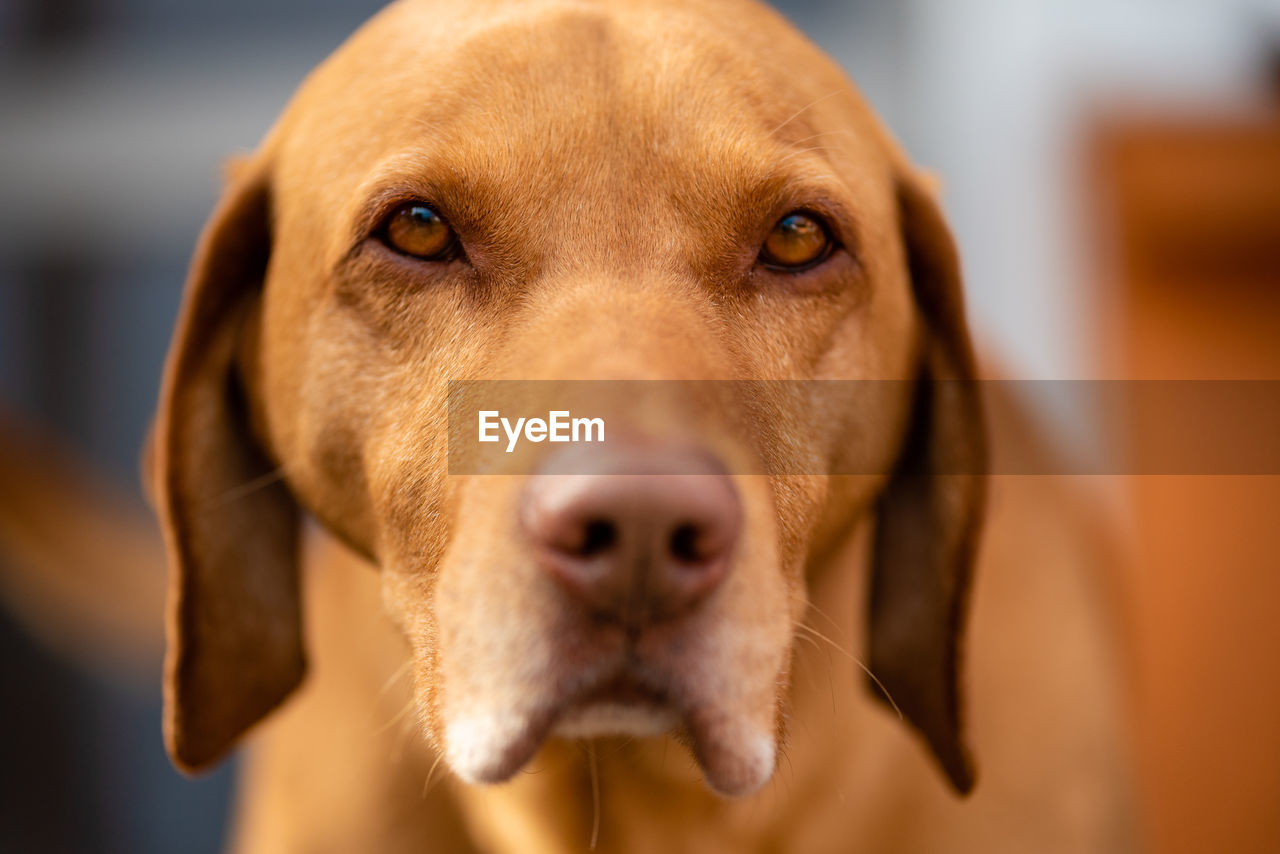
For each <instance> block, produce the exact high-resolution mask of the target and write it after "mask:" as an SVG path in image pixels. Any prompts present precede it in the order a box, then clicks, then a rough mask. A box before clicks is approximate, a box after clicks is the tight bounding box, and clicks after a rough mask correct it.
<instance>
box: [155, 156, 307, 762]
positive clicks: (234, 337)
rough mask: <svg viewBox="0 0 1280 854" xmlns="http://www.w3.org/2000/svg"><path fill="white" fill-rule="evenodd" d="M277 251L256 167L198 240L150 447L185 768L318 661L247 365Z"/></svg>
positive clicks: (172, 749)
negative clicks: (254, 413)
mask: <svg viewBox="0 0 1280 854" xmlns="http://www.w3.org/2000/svg"><path fill="white" fill-rule="evenodd" d="M270 252H271V199H270V189H269V183H268V180H267V176H266V170H265V169H264V168H261V167H254V168H249V169H246V170H245V171H243V172H242V173H241V174H239V175H237V176H236V177H235V179H234V183H233V184H232V186H231V187H230V188H229V189H228V191H227V192H226V194H225V195H224V197H223V199H222V201H221V202H220V203H219V205H218V207H217V208H216V210H215V211H214V213H213V216H212V218H211V219H210V221H209V223H208V225H207V226H206V227H205V230H204V233H203V234H202V235H201V238H200V242H199V245H198V246H197V249H196V254H195V257H194V259H193V260H192V263H191V270H190V273H189V274H188V277H187V285H186V292H185V295H184V297H183V304H182V309H181V312H180V314H179V317H178V324H177V329H176V331H175V333H174V337H173V342H172V343H171V345H170V349H169V356H168V360H167V362H166V364H165V374H164V381H163V386H162V389H161V395H160V404H159V412H158V414H157V417H156V423H155V427H154V432H153V436H152V441H151V447H150V448H149V449H148V451H147V453H150V454H151V460H150V465H151V471H152V477H153V478H154V482H153V484H152V494H153V496H154V502H155V508H156V513H157V515H158V516H159V517H160V522H161V524H162V527H163V529H164V534H165V542H166V547H167V551H168V561H169V593H168V603H167V627H166V630H167V635H168V651H167V654H166V658H165V677H164V678H165V686H164V688H165V690H164V704H165V708H164V729H165V742H166V746H167V747H168V750H169V755H170V757H171V758H172V759H173V761H174V763H175V764H177V765H178V766H179V767H180V768H182V769H184V770H196V769H199V768H201V767H203V766H206V765H208V764H209V763H211V762H213V761H214V760H216V759H219V758H221V757H222V756H223V754H225V753H226V752H227V751H228V750H229V749H230V747H231V745H232V744H233V742H234V741H235V740H236V738H237V737H238V736H240V735H241V734H242V733H243V732H244V731H245V730H246V729H248V728H249V727H250V726H251V725H252V724H254V723H255V722H256V721H258V720H259V719H260V718H261V717H262V716H263V715H265V714H266V713H267V712H269V711H270V710H271V709H272V708H274V707H275V706H276V705H278V704H279V703H280V702H281V701H282V700H283V699H284V698H285V697H286V696H287V695H288V694H289V693H290V692H291V691H292V690H293V689H294V688H295V687H296V686H297V685H298V683H299V682H300V681H301V679H302V674H303V670H304V667H305V665H304V658H303V650H302V630H301V616H300V603H299V596H298V569H297V541H298V510H297V507H296V505H295V504H294V501H293V499H292V497H291V496H290V494H289V491H288V489H287V488H286V487H285V486H284V485H283V483H282V482H281V481H280V480H279V479H276V478H274V477H273V473H274V472H275V470H276V468H275V466H274V464H273V463H272V462H270V461H269V460H268V458H267V457H266V455H265V454H264V453H263V451H262V450H261V448H260V447H259V446H258V444H257V443H256V442H255V441H254V439H253V436H252V434H251V430H250V427H249V417H248V410H247V399H246V394H245V387H244V385H243V383H242V380H241V373H240V370H239V368H238V364H237V354H238V352H240V351H241V348H242V346H243V345H244V343H246V342H242V341H241V338H242V337H243V336H244V335H246V334H251V330H250V329H249V328H248V327H247V326H246V321H247V319H248V318H250V316H251V315H253V314H254V312H255V311H256V306H257V305H258V301H259V299H260V296H261V292H262V287H263V282H264V278H265V273H266V267H267V260H268V258H269V256H270ZM247 343H250V344H251V343H252V342H247ZM144 468H145V466H144Z"/></svg>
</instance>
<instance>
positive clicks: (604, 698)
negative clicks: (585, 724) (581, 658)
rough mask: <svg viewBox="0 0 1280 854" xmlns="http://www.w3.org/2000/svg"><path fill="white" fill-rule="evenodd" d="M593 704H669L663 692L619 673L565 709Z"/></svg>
mask: <svg viewBox="0 0 1280 854" xmlns="http://www.w3.org/2000/svg"><path fill="white" fill-rule="evenodd" d="M593 703H616V704H618V705H623V706H639V705H651V706H665V705H669V704H670V700H669V699H668V697H667V694H666V692H665V691H663V690H661V689H658V688H655V687H653V686H651V685H649V684H647V683H645V682H643V681H641V680H640V679H638V678H636V676H635V675H633V674H631V673H627V672H623V673H619V674H617V675H616V676H614V677H612V678H609V679H602V680H601V681H600V683H599V684H598V685H597V686H596V687H594V688H592V689H590V690H588V691H586V692H585V693H584V694H582V696H580V697H579V698H577V699H576V700H574V701H573V702H571V703H569V704H568V705H567V706H566V708H571V707H573V706H587V705H591V704H593Z"/></svg>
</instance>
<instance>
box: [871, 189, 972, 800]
mask: <svg viewBox="0 0 1280 854" xmlns="http://www.w3.org/2000/svg"><path fill="white" fill-rule="evenodd" d="M898 207H899V216H900V222H901V228H902V234H903V240H904V243H905V246H906V253H907V263H908V268H909V271H910V275H911V283H912V290H913V292H914V295H915V300H916V304H917V306H918V308H919V311H920V313H921V316H922V318H923V321H924V326H925V341H924V352H923V358H922V362H921V368H920V376H919V381H918V383H917V386H916V391H915V399H914V404H913V405H914V409H913V411H912V415H911V422H910V423H911V426H910V429H909V431H908V434H907V436H906V441H905V444H904V446H903V450H902V452H901V456H900V458H899V460H898V462H897V464H896V466H895V468H894V471H893V472H892V474H891V476H890V479H889V482H888V484H887V486H886V488H885V490H884V492H883V493H882V494H881V497H880V499H879V505H878V508H877V516H876V530H875V538H874V546H873V552H872V555H873V558H872V571H871V590H870V595H869V600H868V601H869V605H870V615H869V621H868V625H869V628H870V639H869V656H870V669H871V671H872V672H873V673H875V674H876V678H877V679H878V680H879V681H880V683H881V686H883V688H882V690H883V692H887V693H888V695H889V697H891V698H892V701H893V703H894V704H896V706H897V708H898V709H899V710H900V711H901V713H902V715H903V716H904V717H905V718H906V719H907V720H908V722H909V723H910V724H911V725H912V726H913V727H915V728H916V729H917V730H918V731H919V732H920V734H921V735H923V736H924V738H925V741H926V742H927V743H928V745H929V747H930V748H931V749H932V750H933V753H934V755H935V756H936V757H937V759H938V761H939V763H940V764H941V765H942V768H943V770H944V771H945V772H946V774H947V776H948V777H949V778H950V780H951V783H952V785H953V786H955V788H956V790H957V791H958V792H960V793H967V792H968V791H969V790H970V789H972V787H973V782H974V772H973V765H972V762H971V761H970V758H969V753H968V750H967V748H966V745H965V743H964V737H963V732H962V727H961V700H960V684H959V674H958V670H959V665H960V663H959V655H960V641H961V635H962V632H963V628H964V617H965V607H966V598H967V593H968V589H969V577H970V574H971V572H972V569H973V562H974V553H975V548H976V545H977V539H978V531H979V528H980V526H981V521H982V512H983V503H984V493H985V476H984V472H985V457H986V442H985V433H984V429H983V424H982V412H981V408H980V405H979V399H978V390H977V386H976V382H975V370H974V359H973V352H972V349H971V347H970V344H969V335H968V331H967V329H966V326H965V319H964V302H963V294H962V288H961V282H960V267H959V259H958V257H957V255H956V249H955V245H954V243H953V242H952V239H951V234H950V232H949V231H948V229H947V226H946V223H945V222H944V220H943V218H942V214H941V212H940V211H939V210H938V207H937V205H936V204H935V203H934V201H933V199H932V198H931V197H930V196H929V194H928V192H927V191H926V190H924V188H923V187H922V186H921V185H920V184H919V183H918V182H917V181H916V179H915V178H914V177H913V176H906V177H904V178H903V179H901V180H900V181H899V186H898ZM873 687H877V690H880V689H879V688H878V686H873ZM881 696H882V697H883V693H882V694H881Z"/></svg>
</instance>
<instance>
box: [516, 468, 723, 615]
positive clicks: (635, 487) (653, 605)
mask: <svg viewBox="0 0 1280 854" xmlns="http://www.w3.org/2000/svg"><path fill="white" fill-rule="evenodd" d="M574 462H575V464H576V465H575V471H576V472H577V473H573V474H564V473H543V474H538V475H534V476H533V477H532V478H531V479H530V483H529V485H528V488H527V492H526V495H525V504H524V508H523V520H522V522H523V526H524V529H525V533H526V535H527V536H528V537H529V539H530V541H531V543H532V545H533V548H534V549H535V551H536V552H537V555H538V560H539V562H540V564H541V565H542V566H543V567H544V568H545V569H546V570H547V571H548V572H549V573H550V574H551V575H552V576H553V577H554V578H556V579H557V580H558V581H559V582H560V583H562V584H563V585H564V586H565V587H567V588H568V589H569V590H570V591H571V593H572V594H573V595H574V596H575V597H576V598H577V599H578V600H579V601H580V602H581V603H582V604H583V605H584V606H585V607H587V608H588V609H589V610H590V611H591V612H592V613H593V614H596V615H598V616H604V617H606V618H608V619H611V620H616V621H618V622H620V623H623V624H625V625H627V626H629V627H636V626H639V625H642V624H646V623H652V622H657V621H661V620H664V619H669V618H671V617H674V616H676V615H678V614H680V613H681V612H683V611H685V610H687V609H688V608H690V607H691V606H693V605H694V604H695V603H697V602H698V601H700V600H701V599H702V598H703V597H705V596H706V595H707V594H708V593H710V592H711V591H712V590H713V589H714V588H715V587H716V586H717V585H718V584H719V583H720V582H721V580H723V578H724V577H725V574H726V572H727V571H728V568H729V562H730V557H731V554H732V552H733V548H734V545H735V543H736V541H737V539H738V533H739V529H740V527H741V516H742V508H741V502H740V500H739V497H738V491H737V489H736V488H735V487H734V484H733V481H732V480H731V479H730V478H729V476H728V475H727V474H725V473H724V471H723V469H722V468H721V467H720V466H718V465H717V464H716V463H715V462H714V461H713V460H711V459H710V458H708V457H706V456H705V455H699V454H695V453H684V452H678V451H666V452H658V451H649V452H644V453H639V452H632V453H619V452H613V453H609V452H599V453H598V454H596V455H594V456H593V457H592V458H590V459H583V458H581V457H579V458H577V459H576V460H575V461H574ZM555 469H556V465H555V460H553V461H552V465H550V466H548V467H546V468H544V472H545V471H555Z"/></svg>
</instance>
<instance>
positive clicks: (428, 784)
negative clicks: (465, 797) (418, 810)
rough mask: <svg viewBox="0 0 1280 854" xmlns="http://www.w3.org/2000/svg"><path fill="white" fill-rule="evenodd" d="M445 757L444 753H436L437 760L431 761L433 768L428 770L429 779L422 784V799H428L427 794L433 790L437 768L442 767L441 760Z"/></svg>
mask: <svg viewBox="0 0 1280 854" xmlns="http://www.w3.org/2000/svg"><path fill="white" fill-rule="evenodd" d="M441 759H444V754H443V753H437V754H436V761H435V762H432V763H431V770H429V771H428V772H427V780H426V782H425V783H423V784H422V799H423V800H426V799H427V795H428V794H429V793H430V792H431V787H432V782H433V781H434V779H435V776H436V769H437V768H439V767H440V760H441Z"/></svg>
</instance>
